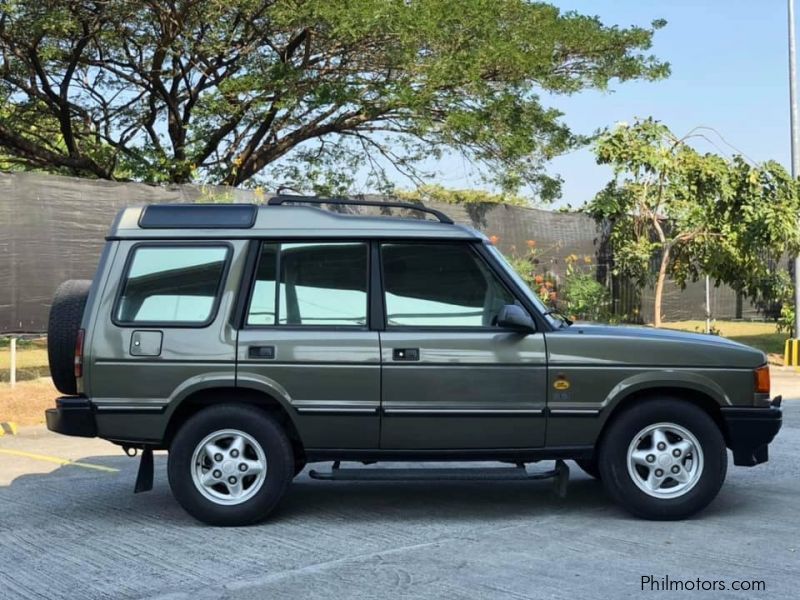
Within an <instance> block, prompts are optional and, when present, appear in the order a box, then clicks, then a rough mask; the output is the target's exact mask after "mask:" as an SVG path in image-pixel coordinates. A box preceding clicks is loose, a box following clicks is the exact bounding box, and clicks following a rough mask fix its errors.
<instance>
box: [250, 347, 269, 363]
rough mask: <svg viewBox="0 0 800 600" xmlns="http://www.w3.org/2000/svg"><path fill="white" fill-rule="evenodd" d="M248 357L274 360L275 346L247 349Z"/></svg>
mask: <svg viewBox="0 0 800 600" xmlns="http://www.w3.org/2000/svg"><path fill="white" fill-rule="evenodd" d="M247 357H248V358H256V359H261V360H272V359H274V358H275V346H250V347H249V348H248V349H247Z"/></svg>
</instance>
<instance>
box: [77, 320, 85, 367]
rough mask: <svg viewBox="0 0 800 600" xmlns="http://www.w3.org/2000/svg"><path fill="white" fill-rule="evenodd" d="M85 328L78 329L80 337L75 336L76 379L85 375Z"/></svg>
mask: <svg viewBox="0 0 800 600" xmlns="http://www.w3.org/2000/svg"><path fill="white" fill-rule="evenodd" d="M84 334H85V332H84V330H83V329H78V337H76V338H75V379H80V378H81V377H83V336H84Z"/></svg>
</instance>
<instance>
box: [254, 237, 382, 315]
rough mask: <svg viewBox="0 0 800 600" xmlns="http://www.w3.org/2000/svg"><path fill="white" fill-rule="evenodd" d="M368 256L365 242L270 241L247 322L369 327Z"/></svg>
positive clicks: (264, 250) (263, 251) (263, 253)
mask: <svg viewBox="0 0 800 600" xmlns="http://www.w3.org/2000/svg"><path fill="white" fill-rule="evenodd" d="M367 257H368V246H367V244H366V243H363V242H287V243H267V242H265V243H264V244H262V247H261V253H260V258H259V264H258V269H257V272H256V281H255V284H254V286H253V292H252V294H251V297H250V307H249V310H248V313H247V324H248V325H253V326H275V325H278V326H280V325H288V326H314V327H329V326H356V327H366V325H367V282H368V274H367V264H368V259H367ZM278 276H279V277H278ZM278 280H279V284H278V285H277V287H276V283H278Z"/></svg>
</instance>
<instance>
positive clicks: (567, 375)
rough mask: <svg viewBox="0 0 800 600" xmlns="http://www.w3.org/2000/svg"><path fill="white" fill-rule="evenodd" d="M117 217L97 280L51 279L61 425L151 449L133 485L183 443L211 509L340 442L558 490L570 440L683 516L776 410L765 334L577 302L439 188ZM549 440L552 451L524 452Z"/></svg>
mask: <svg viewBox="0 0 800 600" xmlns="http://www.w3.org/2000/svg"><path fill="white" fill-rule="evenodd" d="M322 204H325V205H330V206H329V207H330V208H332V209H336V210H323V209H322V208H321V207H320V206H315V205H322ZM360 204H378V205H380V207H381V211H380V212H381V214H380V215H377V216H365V215H364V214H354V211H353V209H352V208H351V207H350V205H360ZM390 208H391V209H394V210H400V211H401V212H402V214H403V215H404V216H403V217H398V216H386V215H385V213H386V212H387V211H389V210H390ZM359 210H361V209H359ZM414 212H416V214H417V215H418V216H423V217H425V218H412V217H411V216H410V215H411V214H412V213H414ZM106 239H107V242H106V244H105V248H104V250H103V253H102V256H101V258H100V262H99V266H98V268H97V273H96V275H95V278H94V280H93V281H91V282H84V281H69V282H66V283H64V284H62V286H61V287H60V288H59V289H58V291H57V292H56V297H55V300H54V303H53V307H52V309H51V314H50V329H49V338H48V341H49V354H50V368H51V373H52V376H53V380H54V382H55V384H56V386H57V387H58V389H59V390H60V391H61V392H62V393H64V394H65V396H63V397H61V398H58V400H57V401H56V404H57V407H56V408H53V409H50V410H48V411H47V426H48V427H49V429H51V430H52V431H56V432H59V433H63V434H66V435H75V436H85V437H100V438H104V439H107V440H109V441H112V442H114V443H115V444H119V445H120V446H122V447H123V448H124V449H125V451H126V452H127V453H128V454H135V453H137V452H139V451H140V452H141V454H142V459H141V463H140V467H139V474H138V477H137V481H136V491H144V490H148V489H150V488H151V487H152V480H153V450H158V449H166V450H168V451H169V459H168V475H169V483H170V486H171V488H172V491H173V493H174V495H175V497H176V498H177V500H178V502H180V504H181V505H182V506H183V507H184V508H185V509H186V510H187V511H188V512H189V513H190V514H191V515H193V516H194V517H196V518H197V519H199V520H201V521H204V522H207V523H212V524H221V525H239V524H247V523H252V522H256V521H258V520H260V519H262V518H264V517H265V516H266V515H268V514H269V513H270V511H272V510H273V509H274V508H275V506H276V505H277V504H278V502H279V501H280V499H281V497H282V496H283V494H284V492H285V491H286V489H287V487H288V485H289V483H290V482H291V481H292V479H293V478H294V477H295V476H296V475H297V474H298V473H299V472H300V471H301V470H303V468H304V467H305V465H306V464H307V463H312V462H315V463H316V462H324V461H329V462H333V466H332V468H330V469H328V470H325V471H317V470H312V471H311V472H310V475H311V476H312V477H315V478H317V479H381V480H387V479H396V480H409V479H443V478H457V479H488V480H497V479H520V478H527V479H540V478H543V477H546V476H554V477H556V481H557V483H558V488H559V490H561V491H562V492H563V489H564V486H565V484H566V478H567V476H568V473H569V470H568V468H567V466H566V464H565V463H564V461H565V460H567V459H570V460H573V461H575V462H577V464H578V465H579V466H580V467H581V468H582V469H583V470H584V471H586V472H587V473H589V474H590V475H591V476H592V477H595V478H597V479H600V480H602V483H603V485H604V486H605V489H606V490H607V492H608V494H609V495H610V496H611V497H612V498H613V499H614V500H616V501H617V502H618V503H619V504H621V505H622V506H623V507H625V508H626V509H627V510H629V511H630V512H631V513H633V514H635V515H638V516H641V517H644V518H651V519H679V518H683V517H686V516H688V515H691V514H692V513H695V512H696V511H698V510H700V509H702V508H703V507H705V506H706V505H707V504H708V503H709V502H711V500H713V498H714V497H715V496H716V494H717V493H718V491H719V489H720V487H721V485H722V483H723V481H724V479H725V474H726V470H727V465H728V455H727V450H726V448H730V449H731V450H732V454H733V463H734V464H735V465H742V466H753V465H756V464H759V463H763V462H765V461H766V460H767V446H768V444H769V443H770V442H771V441H772V439H773V438H774V436H775V435H776V433H777V432H778V430H779V429H780V426H781V410H780V398H776V399H774V400H771V399H770V396H769V370H768V367H767V364H766V357H765V355H764V354H763V353H762V352H760V351H758V350H755V349H753V348H749V347H747V346H743V345H741V344H738V343H735V342H731V341H728V340H725V339H722V338H718V337H712V336H705V335H695V334H687V333H678V332H673V331H664V330H658V329H650V328H636V327H610V326H604V325H589V324H582V323H575V324H573V323H571V322H570V321H569V320H568V319H566V318H564V317H562V316H559V315H558V314H557V313H555V312H553V311H552V310H548V309H547V308H546V307H545V306H544V305H543V304H542V303H541V302H540V301H539V299H538V298H537V296H536V295H535V294H534V293H532V292H531V290H530V289H529V288H528V287H527V286H526V285H525V283H524V282H523V281H522V280H521V279H520V278H519V276H517V274H516V273H515V272H514V270H513V269H512V268H511V267H510V266H509V265H508V263H506V261H505V260H504V258H503V256H502V255H501V254H500V252H499V251H498V250H497V249H496V248H495V247H494V246H493V245H492V244H491V243H490V242H489V241H488V240H487V239H486V237H485V236H483V235H482V234H480V233H478V232H476V231H474V230H472V229H469V228H467V227H463V226H461V225H457V224H454V223H453V222H452V221H451V220H450V219H449V218H448V217H447V216H445V215H444V214H442V213H440V212H437V211H435V210H432V209H427V208H423V207H420V206H417V205H408V204H398V203H395V204H391V203H389V204H386V203H369V202H358V201H347V200H331V199H328V200H322V199H316V198H308V197H299V196H279V197H276V198H272V199H271V200H270V201H269V202H268V204H267V205H266V206H255V205H203V204H197V205H153V206H148V207H146V208H129V209H125V210H123V211H121V212H120V213H119V215H118V216H117V218H116V220H115V222H114V224H113V226H112V229H111V232H110V234H109V236H108V237H107V238H106ZM542 460H554V461H556V468H555V469H554V470H553V471H549V472H536V471H535V470H532V469H530V470H529V467H528V466H526V463H534V462H537V461H542ZM341 461H351V462H362V463H364V464H371V463H374V462H379V461H394V462H400V461H414V462H422V461H459V462H462V461H499V462H504V463H511V465H506V466H498V467H497V468H485V467H483V468H473V467H470V468H466V467H464V466H463V465H461V466H457V467H454V468H451V469H441V468H437V469H430V468H423V467H419V466H414V467H413V468H397V467H395V468H364V467H351V468H342V467H341V466H340V462H341Z"/></svg>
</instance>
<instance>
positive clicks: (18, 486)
mask: <svg viewBox="0 0 800 600" xmlns="http://www.w3.org/2000/svg"><path fill="white" fill-rule="evenodd" d="M79 462H82V463H87V464H92V465H99V466H102V467H108V468H113V469H118V472H113V473H111V472H104V471H98V470H92V469H87V468H82V467H77V466H74V465H65V466H62V467H59V468H57V469H55V470H54V471H52V472H50V473H36V474H25V475H20V476H19V477H17V478H16V479H14V480H13V481H12V482H11V484H10V485H8V486H4V487H0V504H5V505H6V506H7V508H6V511H5V512H6V513H7V511H8V510H9V509H10V508H11V507H10V506H9V504H10V505H14V504H21V505H24V507H25V511H26V513H27V514H28V516H29V518H35V514H36V513H37V512H39V511H37V509H40V510H41V512H42V514H43V515H46V514H47V513H48V512H49V510H50V509H51V508H52V507H53V505H57V506H58V508H59V511H60V512H61V515H60V516H61V517H67V518H70V517H71V518H76V519H81V520H90V521H94V522H96V523H97V524H98V526H102V522H103V521H104V520H113V521H114V522H115V523H117V524H118V523H119V520H120V513H121V512H124V513H126V514H127V515H128V518H130V519H131V520H133V521H136V520H138V519H139V518H140V517H146V518H151V517H154V516H155V517H157V518H158V519H159V520H161V521H162V522H163V521H169V522H171V524H172V525H174V526H178V527H180V526H182V525H196V524H197V523H196V522H195V521H194V520H193V519H192V518H191V517H189V516H188V515H187V514H186V513H185V512H183V510H182V509H181V507H180V506H179V505H178V504H177V502H176V501H175V500H174V498H173V497H172V494H171V492H170V490H169V484H168V481H167V474H166V462H167V461H166V456H165V455H163V454H162V455H157V456H156V473H155V482H154V488H153V490H152V491H150V492H147V493H142V494H133V486H134V482H135V479H136V470H137V467H138V459H137V460H131V459H129V458H126V457H115V456H92V457H86V458H82V459H80V461H79ZM570 464H571V463H570ZM310 468H317V469H325V468H326V467H325V465H322V466H320V465H313V466H311V467H307V468H306V469H305V470H304V471H303V472H302V473H301V474H300V475H299V476H298V477H296V478H295V480H294V481H293V483H292V485H291V486H290V487H289V490H288V491H287V494H286V496H285V497H284V499H283V501H282V503H281V505H280V506H279V508H278V509H277V510H276V512H275V513H274V514H273V516H272V517H271V518H270V519H269V520H267V521H266V522H265V525H268V524H269V523H292V522H299V521H302V520H304V519H314V520H316V519H318V518H319V519H323V518H327V519H330V518H334V519H345V520H346V519H357V520H358V522H359V523H362V524H369V523H374V524H380V523H381V522H387V521H388V522H395V521H398V520H402V521H404V522H406V523H408V524H414V523H425V522H430V521H431V520H432V519H435V520H437V521H438V522H440V523H452V522H459V521H462V522H466V523H468V522H473V521H480V522H496V523H499V524H502V523H503V522H507V523H509V524H512V523H515V522H518V520H520V519H530V518H532V517H533V518H547V517H550V516H553V517H556V516H558V517H562V518H563V517H565V516H572V517H577V518H581V517H583V518H586V517H589V516H590V515H591V516H598V513H602V518H603V519H619V520H630V519H632V517H630V516H629V515H627V513H625V512H623V511H622V510H621V509H619V508H618V507H617V506H616V505H615V504H614V503H613V501H612V500H611V499H610V498H609V497H608V495H607V494H606V493H605V490H604V489H603V486H602V484H601V483H600V482H599V481H596V480H594V479H592V478H590V477H588V476H587V475H585V474H583V473H582V472H581V471H580V470H579V469H578V468H577V467H576V466H574V465H572V466H571V478H570V482H569V486H568V490H567V495H566V497H564V498H559V497H558V496H557V494H556V493H555V487H554V484H553V482H552V481H551V480H544V481H448V480H442V481H424V482H423V481H397V482H385V481H381V482H376V481H335V482H330V481H317V480H314V479H311V478H310V477H309V475H308V472H309V470H310ZM726 487H728V486H726ZM726 487H723V490H722V492H721V493H720V495H719V497H718V498H717V499H716V500H715V502H714V503H712V505H711V506H709V507H708V508H707V509H706V510H705V511H703V512H702V513H701V514H700V515H698V517H695V518H704V517H711V516H718V515H726V516H730V517H731V518H734V517H735V515H736V514H739V513H741V512H747V511H748V510H749V509H750V506H749V505H751V504H753V503H756V502H758V498H757V497H753V496H750V495H745V496H741V495H739V494H737V493H736V491H735V490H734V491H726ZM11 510H12V512H13V509H11ZM31 515H34V517H31Z"/></svg>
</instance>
